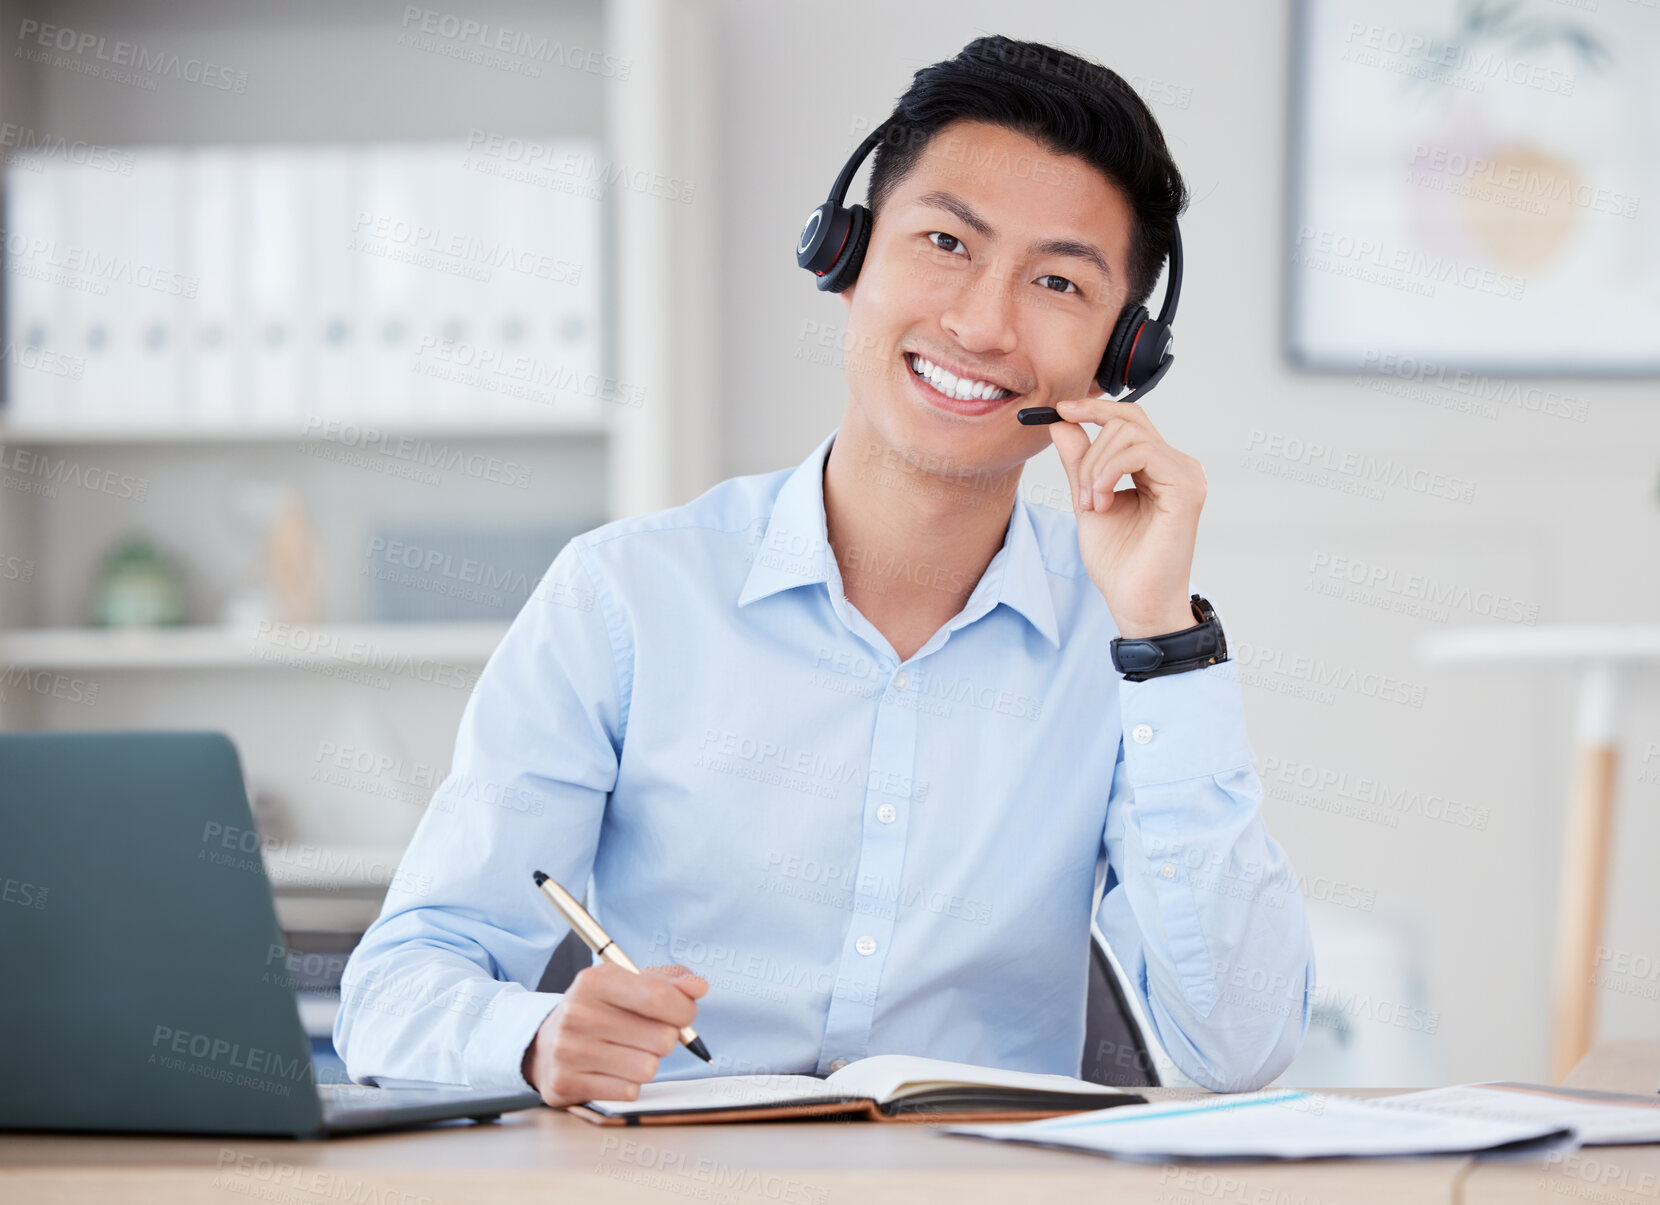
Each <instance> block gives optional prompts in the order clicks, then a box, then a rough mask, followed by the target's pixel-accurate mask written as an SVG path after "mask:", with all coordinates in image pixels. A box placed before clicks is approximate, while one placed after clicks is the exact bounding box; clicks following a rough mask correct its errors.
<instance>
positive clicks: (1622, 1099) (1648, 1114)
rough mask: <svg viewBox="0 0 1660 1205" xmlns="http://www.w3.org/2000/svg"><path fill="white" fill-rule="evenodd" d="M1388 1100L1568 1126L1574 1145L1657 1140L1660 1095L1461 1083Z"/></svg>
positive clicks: (1659, 1135)
mask: <svg viewBox="0 0 1660 1205" xmlns="http://www.w3.org/2000/svg"><path fill="white" fill-rule="evenodd" d="M1389 1099H1390V1100H1391V1101H1395V1102H1398V1103H1399V1104H1403V1105H1408V1106H1410V1107H1412V1108H1414V1109H1425V1110H1429V1111H1431V1112H1436V1113H1457V1114H1464V1115H1475V1116H1480V1117H1495V1118H1505V1119H1508V1120H1511V1121H1549V1122H1554V1123H1555V1124H1557V1125H1571V1126H1572V1127H1573V1129H1574V1138H1575V1141H1577V1142H1578V1144H1579V1145H1580V1146H1619V1145H1622V1144H1626V1143H1638V1142H1660V1095H1656V1096H1654V1097H1639V1096H1620V1095H1617V1094H1615V1093H1612V1092H1587V1091H1581V1090H1578V1089H1574V1088H1554V1087H1546V1086H1544V1085H1542V1084H1511V1083H1493V1084H1462V1085H1459V1086H1458V1087H1454V1088H1431V1089H1430V1090H1429V1091H1427V1092H1409V1093H1407V1094H1405V1095H1404V1096H1392V1097H1390V1098H1389Z"/></svg>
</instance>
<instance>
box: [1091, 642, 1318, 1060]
mask: <svg viewBox="0 0 1660 1205" xmlns="http://www.w3.org/2000/svg"><path fill="white" fill-rule="evenodd" d="M1119 692H1120V693H1119V699H1120V706H1121V716H1122V721H1123V734H1122V742H1121V744H1120V747H1119V754H1118V761H1117V764H1116V766H1115V767H1114V771H1113V776H1112V786H1111V789H1110V792H1111V793H1110V797H1109V801H1108V808H1107V819H1106V826H1105V831H1104V834H1103V841H1102V845H1103V851H1104V854H1105V858H1106V863H1107V877H1106V882H1105V888H1106V889H1105V893H1104V895H1103V897H1102V900H1101V904H1100V908H1099V911H1098V913H1097V921H1098V923H1099V925H1100V928H1101V932H1102V934H1103V935H1104V936H1105V937H1106V939H1107V941H1108V943H1109V945H1110V946H1111V947H1112V949H1113V952H1114V954H1115V955H1116V956H1117V958H1118V960H1119V963H1120V965H1121V966H1123V968H1124V970H1125V973H1126V975H1127V976H1128V977H1129V979H1130V980H1131V983H1132V985H1133V986H1134V988H1135V990H1136V992H1137V994H1138V995H1139V996H1140V997H1141V1002H1142V1006H1143V1008H1144V1009H1145V1012H1146V1015H1147V1017H1148V1019H1149V1021H1150V1023H1151V1024H1152V1026H1153V1028H1154V1029H1155V1030H1156V1036H1157V1038H1158V1040H1159V1042H1160V1043H1161V1044H1162V1045H1163V1046H1164V1048H1165V1050H1166V1052H1167V1053H1168V1054H1169V1055H1170V1057H1171V1059H1172V1060H1173V1061H1174V1062H1175V1064H1176V1066H1177V1067H1179V1068H1180V1069H1181V1070H1182V1072H1183V1073H1184V1074H1186V1075H1188V1076H1189V1077H1191V1078H1192V1079H1193V1080H1194V1081H1195V1082H1196V1083H1199V1084H1201V1085H1203V1086H1204V1087H1206V1088H1209V1089H1211V1090H1213V1091H1219V1092H1239V1091H1248V1090H1250V1089H1254V1088H1258V1087H1261V1086H1262V1085H1263V1084H1266V1083H1268V1082H1269V1081H1271V1080H1272V1079H1273V1078H1274V1077H1275V1076H1277V1075H1279V1074H1280V1073H1281V1072H1283V1071H1284V1070H1285V1068H1286V1067H1287V1066H1288V1065H1289V1064H1290V1063H1291V1060H1292V1059H1293V1058H1294V1057H1295V1055H1296V1053H1297V1050H1298V1048H1299V1047H1300V1046H1301V1044H1302V1040H1303V1037H1304V1035H1305V1034H1306V1033H1307V1030H1308V1020H1309V1008H1310V999H1311V991H1312V987H1313V982H1314V951H1313V946H1312V943H1311V940H1310V937H1309V931H1308V922H1307V918H1306V917H1305V915H1304V912H1303V901H1302V895H1301V892H1300V890H1299V886H1298V882H1297V878H1296V874H1295V872H1294V871H1293V869H1292V867H1291V863H1290V860H1289V859H1288V858H1287V857H1286V854H1285V851H1284V850H1283V849H1281V848H1280V846H1279V844H1278V843H1277V842H1276V841H1275V840H1274V839H1273V838H1272V837H1270V836H1269V835H1268V833H1267V831H1266V830H1265V828H1264V826H1263V822H1262V783H1261V781H1260V779H1259V778H1258V777H1257V773H1256V770H1255V769H1254V766H1253V762H1254V758H1253V755H1252V751H1251V747H1250V743H1249V741H1248V740H1247V738H1246V734H1245V715H1244V706H1243V702H1242V699H1241V696H1240V688H1239V679H1238V675H1237V672H1236V669H1235V666H1234V665H1233V664H1232V663H1229V662H1223V663H1222V664H1220V665H1213V666H1207V667H1205V668H1203V669H1197V670H1189V671H1187V672H1185V673H1179V674H1169V675H1165V676H1163V677H1158V678H1150V679H1148V680H1147V681H1144V682H1130V681H1127V680H1126V681H1121V682H1120V684H1119Z"/></svg>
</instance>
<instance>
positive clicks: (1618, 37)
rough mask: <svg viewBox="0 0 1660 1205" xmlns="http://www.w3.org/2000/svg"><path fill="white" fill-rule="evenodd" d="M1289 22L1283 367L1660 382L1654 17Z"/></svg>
mask: <svg viewBox="0 0 1660 1205" xmlns="http://www.w3.org/2000/svg"><path fill="white" fill-rule="evenodd" d="M1293 20H1294V33H1293V47H1292V67H1291V70H1292V90H1291V99H1290V106H1291V113H1290V119H1291V120H1290V160H1289V170H1288V197H1287V201H1288V203H1287V206H1286V218H1287V222H1286V232H1285V253H1286V259H1285V265H1286V266H1285V293H1284V304H1285V309H1284V331H1285V348H1286V353H1287V355H1288V357H1289V358H1290V360H1291V361H1292V363H1293V364H1294V365H1296V366H1298V367H1301V368H1304V369H1308V370H1311V371H1325V372H1355V371H1360V372H1366V371H1377V372H1386V373H1391V374H1400V373H1402V372H1406V371H1411V370H1412V369H1413V366H1417V370H1418V371H1421V372H1423V373H1425V374H1429V373H1433V372H1437V371H1442V370H1449V369H1458V370H1473V371H1501V372H1505V373H1511V374H1525V375H1552V376H1591V375H1633V376H1636V375H1660V220H1657V219H1660V5H1657V4H1654V3H1647V2H1644V0H1600V3H1599V2H1598V0H1298V3H1297V5H1296V9H1295V14H1294V19H1293Z"/></svg>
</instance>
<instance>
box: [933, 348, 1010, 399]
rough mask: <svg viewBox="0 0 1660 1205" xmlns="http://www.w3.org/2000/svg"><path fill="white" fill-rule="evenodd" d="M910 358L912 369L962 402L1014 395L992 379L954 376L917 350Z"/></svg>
mask: <svg viewBox="0 0 1660 1205" xmlns="http://www.w3.org/2000/svg"><path fill="white" fill-rule="evenodd" d="M908 359H909V362H910V366H911V371H912V372H914V373H916V374H917V376H919V377H922V378H923V379H924V380H926V381H927V382H928V383H929V384H930V385H932V386H933V387H934V388H935V389H937V390H939V391H940V392H941V393H943V394H945V396H946V397H951V398H956V399H957V400H958V401H961V402H973V401H987V400H990V399H993V398H1005V397H1010V396H1012V395H1011V394H1010V393H1009V391H1008V390H1007V389H1001V388H999V387H998V386H996V385H993V384H992V383H991V382H990V381H975V380H969V379H966V378H959V377H956V376H953V375H952V374H951V373H949V372H947V371H946V370H945V369H943V368H941V367H940V366H939V365H938V364H935V363H934V362H933V361H931V360H924V359H923V358H922V357H921V356H919V355H917V354H916V353H915V352H912V353H910V354H909V356H908Z"/></svg>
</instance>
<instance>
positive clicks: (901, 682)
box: [893, 670, 911, 690]
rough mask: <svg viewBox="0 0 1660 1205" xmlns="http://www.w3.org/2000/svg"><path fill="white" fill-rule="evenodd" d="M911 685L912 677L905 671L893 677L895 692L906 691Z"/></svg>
mask: <svg viewBox="0 0 1660 1205" xmlns="http://www.w3.org/2000/svg"><path fill="white" fill-rule="evenodd" d="M910 684H911V675H910V674H907V673H906V672H905V671H904V670H900V671H899V672H898V673H897V674H895V675H894V676H893V688H894V689H895V690H904V689H905V688H906V687H907V686H909V685H910Z"/></svg>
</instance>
